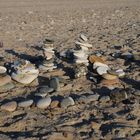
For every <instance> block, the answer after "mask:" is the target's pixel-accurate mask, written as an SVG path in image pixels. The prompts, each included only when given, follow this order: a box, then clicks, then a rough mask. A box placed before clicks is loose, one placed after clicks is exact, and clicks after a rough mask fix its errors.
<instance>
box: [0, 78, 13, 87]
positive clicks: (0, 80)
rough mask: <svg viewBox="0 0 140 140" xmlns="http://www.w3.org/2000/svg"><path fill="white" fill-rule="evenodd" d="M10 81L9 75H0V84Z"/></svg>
mask: <svg viewBox="0 0 140 140" xmlns="http://www.w3.org/2000/svg"><path fill="white" fill-rule="evenodd" d="M10 82H11V77H10V76H9V75H6V76H3V77H0V86H3V85H5V84H7V83H10Z"/></svg>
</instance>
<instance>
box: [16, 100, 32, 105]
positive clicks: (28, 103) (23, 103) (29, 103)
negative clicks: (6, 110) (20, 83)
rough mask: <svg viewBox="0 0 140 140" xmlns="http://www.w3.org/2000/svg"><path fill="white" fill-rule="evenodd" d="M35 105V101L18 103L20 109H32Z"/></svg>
mask: <svg viewBox="0 0 140 140" xmlns="http://www.w3.org/2000/svg"><path fill="white" fill-rule="evenodd" d="M32 104H33V100H26V101H22V102H19V103H18V106H19V107H30V106H31V105H32Z"/></svg>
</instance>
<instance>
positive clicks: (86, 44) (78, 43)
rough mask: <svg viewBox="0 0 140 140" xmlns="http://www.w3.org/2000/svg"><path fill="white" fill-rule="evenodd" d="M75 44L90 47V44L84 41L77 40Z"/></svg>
mask: <svg viewBox="0 0 140 140" xmlns="http://www.w3.org/2000/svg"><path fill="white" fill-rule="evenodd" d="M75 44H77V45H82V46H85V47H87V48H92V44H89V43H86V42H85V43H81V42H79V41H76V42H75Z"/></svg>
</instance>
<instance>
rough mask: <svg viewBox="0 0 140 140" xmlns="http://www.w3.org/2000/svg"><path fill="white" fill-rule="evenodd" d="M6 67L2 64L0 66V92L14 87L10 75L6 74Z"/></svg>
mask: <svg viewBox="0 0 140 140" xmlns="http://www.w3.org/2000/svg"><path fill="white" fill-rule="evenodd" d="M6 72H7V69H6V68H5V67H3V66H0V92H6V91H8V90H10V89H12V88H14V84H13V83H12V80H11V77H10V76H9V75H7V73H6Z"/></svg>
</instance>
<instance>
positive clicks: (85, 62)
mask: <svg viewBox="0 0 140 140" xmlns="http://www.w3.org/2000/svg"><path fill="white" fill-rule="evenodd" d="M75 63H77V64H82V63H83V64H87V65H88V60H87V59H76V60H75Z"/></svg>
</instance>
